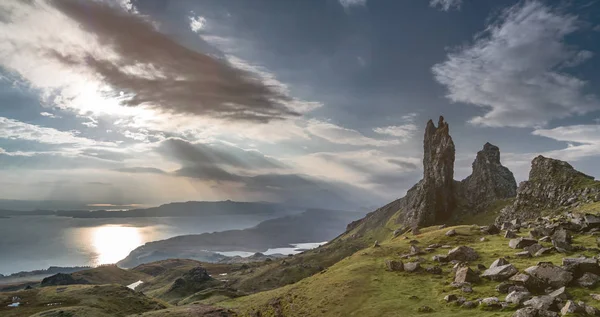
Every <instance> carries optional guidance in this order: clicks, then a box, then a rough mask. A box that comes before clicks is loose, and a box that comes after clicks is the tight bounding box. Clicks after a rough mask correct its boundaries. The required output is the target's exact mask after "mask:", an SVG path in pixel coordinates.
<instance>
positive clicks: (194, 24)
mask: <svg viewBox="0 0 600 317" xmlns="http://www.w3.org/2000/svg"><path fill="white" fill-rule="evenodd" d="M205 27H206V19H205V18H204V17H202V16H197V17H193V16H192V17H190V28H191V29H192V31H194V32H198V31H200V30H202V29H204V28H205Z"/></svg>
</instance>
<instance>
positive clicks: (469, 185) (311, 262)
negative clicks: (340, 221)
mask: <svg viewBox="0 0 600 317" xmlns="http://www.w3.org/2000/svg"><path fill="white" fill-rule="evenodd" d="M424 150H425V151H424V153H425V155H424V160H423V164H424V175H423V179H422V180H421V181H420V182H419V183H418V184H416V185H415V186H414V187H413V188H412V189H411V190H410V191H409V192H408V193H407V195H406V196H405V197H403V198H401V199H399V200H396V201H394V202H391V203H389V204H388V205H386V206H384V207H382V208H379V209H377V210H375V211H374V212H372V213H370V214H368V215H367V216H366V217H364V218H363V219H361V220H358V221H354V222H352V223H350V224H349V225H348V226H347V228H346V231H345V232H344V233H342V234H341V235H339V236H338V237H337V238H335V239H333V240H332V241H330V242H329V243H328V244H326V245H323V246H321V247H318V248H316V249H313V250H308V251H306V252H303V253H301V254H298V255H295V256H290V257H285V258H282V259H275V260H273V259H267V260H264V261H257V262H252V263H244V264H241V263H239V264H210V263H202V262H197V261H193V260H174V259H173V260H164V261H159V262H153V263H147V264H142V265H139V266H137V267H134V268H131V269H128V270H124V269H120V268H118V267H116V266H104V267H99V268H96V269H92V270H86V271H80V272H76V273H72V274H57V275H55V276H52V277H50V278H48V279H46V280H45V281H43V282H42V283H41V285H36V286H35V287H33V288H32V289H28V290H19V291H15V292H6V293H0V315H2V316H4V315H7V316H20V315H25V316H26V315H30V314H39V315H40V316H42V315H43V316H108V315H110V316H126V315H142V316H421V315H423V316H490V317H491V316H514V317H544V316H600V265H599V264H598V256H599V253H600V249H598V245H599V243H600V241H599V239H598V235H600V203H599V201H600V194H599V193H600V192H599V188H600V183H599V182H596V181H595V180H594V179H593V178H592V177H590V176H588V175H585V174H583V173H580V172H578V171H576V170H575V169H574V168H573V167H572V166H571V165H569V164H568V163H566V162H562V161H558V160H554V159H550V158H545V157H542V156H539V157H537V158H535V159H534V160H533V162H532V168H531V172H530V175H529V179H528V180H527V181H525V182H522V183H521V184H520V185H519V187H518V188H517V186H516V183H515V179H514V177H513V175H512V173H511V172H510V171H509V170H508V169H507V168H505V167H504V166H502V164H501V163H500V151H499V149H498V147H496V146H494V145H491V144H489V143H486V144H485V145H484V146H483V148H482V150H481V151H480V152H478V154H477V156H476V158H475V161H474V163H473V173H472V174H471V175H470V176H469V177H467V178H466V179H465V180H462V181H456V180H454V179H453V176H454V175H453V174H454V172H453V168H454V166H453V165H454V155H455V153H454V144H453V141H452V138H451V137H450V134H449V126H448V124H447V123H446V122H444V120H443V118H440V120H439V122H438V126H437V127H436V126H435V125H434V124H433V122H432V121H430V122H428V124H427V128H426V132H425V140H424ZM136 280H139V281H142V282H143V283H142V284H141V285H139V286H137V288H136V289H135V291H133V290H129V289H127V288H126V287H124V286H122V285H129V283H131V282H132V281H136ZM92 298H93V299H92ZM129 301H132V302H134V303H135V304H132V305H128V304H127V303H128V302H129ZM15 302H18V303H20V306H19V307H8V305H10V304H14V303H15ZM49 305H50V306H49Z"/></svg>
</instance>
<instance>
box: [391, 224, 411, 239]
mask: <svg viewBox="0 0 600 317" xmlns="http://www.w3.org/2000/svg"><path fill="white" fill-rule="evenodd" d="M408 230H410V228H409V227H402V228H399V229H396V230H394V238H396V237H398V236H401V235H403V234H405V233H406V232H407V231H408Z"/></svg>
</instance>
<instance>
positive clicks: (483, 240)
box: [479, 237, 487, 242]
mask: <svg viewBox="0 0 600 317" xmlns="http://www.w3.org/2000/svg"><path fill="white" fill-rule="evenodd" d="M479 241H481V242H486V241H487V239H486V238H485V237H481V238H479Z"/></svg>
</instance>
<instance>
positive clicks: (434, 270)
mask: <svg viewBox="0 0 600 317" xmlns="http://www.w3.org/2000/svg"><path fill="white" fill-rule="evenodd" d="M425 271H426V272H427V273H431V274H436V275H440V274H442V273H443V271H442V268H441V267H439V266H437V265H436V266H429V267H427V268H425Z"/></svg>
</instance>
